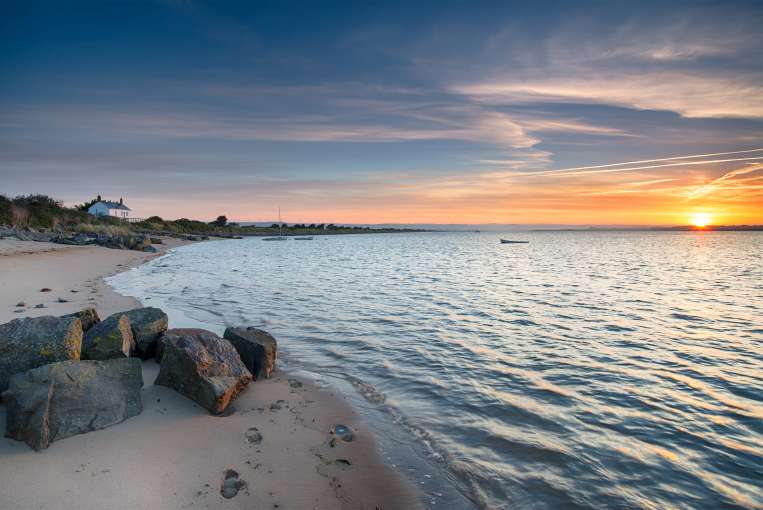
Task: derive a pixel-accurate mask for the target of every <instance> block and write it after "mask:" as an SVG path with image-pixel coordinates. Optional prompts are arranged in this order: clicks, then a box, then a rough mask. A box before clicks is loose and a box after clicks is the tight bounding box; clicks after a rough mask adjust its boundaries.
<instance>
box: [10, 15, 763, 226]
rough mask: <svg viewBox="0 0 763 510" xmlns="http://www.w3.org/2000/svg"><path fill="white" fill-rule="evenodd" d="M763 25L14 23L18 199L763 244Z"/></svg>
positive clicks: (290, 18)
mask: <svg viewBox="0 0 763 510" xmlns="http://www.w3.org/2000/svg"><path fill="white" fill-rule="evenodd" d="M761 26H763V3H761V2H760V1H758V2H736V1H724V2H701V1H690V2H682V1H671V2H638V3H631V2H567V1H565V2H509V1H505V2H469V1H458V2H451V1H436V2H399V3H395V2H346V3H330V2H279V1H273V2H265V1H263V2H249V1H246V2H232V1H229V2H200V1H191V0H189V1H182V0H176V1H151V2H149V1H145V2H144V1H104V0H101V1H97V2H72V1H54V2H38V1H34V0H26V1H21V2H16V1H14V0H10V1H9V0H6V1H4V2H2V3H0V194H5V195H16V194H27V193H45V194H49V195H51V196H54V197H55V198H57V199H60V200H63V201H64V202H65V203H66V204H74V203H81V202H85V201H86V200H89V199H90V198H92V197H94V196H95V195H98V194H100V195H102V196H104V198H106V197H108V198H113V199H117V198H119V197H124V199H125V202H126V203H127V204H128V205H129V206H130V207H131V208H132V209H133V214H134V215H135V216H139V217H147V216H150V215H155V214H156V215H159V216H162V217H164V218H178V217H190V218H197V219H207V220H208V219H212V218H215V217H217V216H218V215H220V214H225V215H226V216H227V217H228V218H230V219H236V220H240V221H267V220H271V219H273V218H275V217H276V211H277V208H278V207H280V208H281V211H282V215H283V218H284V220H286V221H294V222H302V221H305V222H334V223H519V224H597V225H607V224H618V225H665V224H670V225H673V224H676V225H678V224H686V223H691V222H696V218H697V217H700V216H701V215H705V216H702V217H704V218H705V219H708V218H709V222H710V223H715V224H743V223H746V224H752V223H758V224H760V223H763V31H761V29H760V27H761Z"/></svg>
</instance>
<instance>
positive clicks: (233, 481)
mask: <svg viewBox="0 0 763 510" xmlns="http://www.w3.org/2000/svg"><path fill="white" fill-rule="evenodd" d="M244 487H246V482H245V481H244V480H239V478H238V472H236V471H234V470H233V469H226V470H225V475H224V476H223V482H222V484H221V485H220V494H222V496H223V497H224V498H225V499H230V498H234V497H236V495H237V494H238V491H240V490H241V489H243V488H244Z"/></svg>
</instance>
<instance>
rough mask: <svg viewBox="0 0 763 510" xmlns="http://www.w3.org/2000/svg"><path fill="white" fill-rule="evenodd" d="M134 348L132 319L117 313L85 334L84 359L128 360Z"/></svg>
mask: <svg viewBox="0 0 763 510" xmlns="http://www.w3.org/2000/svg"><path fill="white" fill-rule="evenodd" d="M134 346H135V340H134V339H133V336H132V329H131V328H130V319H129V318H128V317H127V315H125V314H124V313H115V314H114V315H111V316H109V317H107V318H106V319H104V320H103V321H101V322H99V323H97V324H95V325H94V326H93V327H91V328H90V329H89V330H88V331H87V332H86V333H85V338H84V340H83V341H82V359H100V360H102V359H112V358H122V357H125V358H126V357H128V356H130V352H131V351H132V350H133V347H134Z"/></svg>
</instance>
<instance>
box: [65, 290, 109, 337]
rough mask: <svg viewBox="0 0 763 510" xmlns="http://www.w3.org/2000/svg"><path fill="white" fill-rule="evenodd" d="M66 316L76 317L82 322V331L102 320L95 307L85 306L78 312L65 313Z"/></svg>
mask: <svg viewBox="0 0 763 510" xmlns="http://www.w3.org/2000/svg"><path fill="white" fill-rule="evenodd" d="M72 292H75V291H72ZM64 317H76V318H78V319H79V320H80V321H81V322H82V331H85V332H86V331H88V330H89V329H90V328H92V327H93V326H95V325H96V324H98V323H99V322H101V318H100V317H98V312H97V311H96V310H95V308H85V309H84V310H80V311H79V312H76V313H70V314H69V315H64Z"/></svg>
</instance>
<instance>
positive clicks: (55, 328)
mask: <svg viewBox="0 0 763 510" xmlns="http://www.w3.org/2000/svg"><path fill="white" fill-rule="evenodd" d="M81 349H82V323H81V322H80V321H79V319H77V318H74V317H60V318H59V317H51V316H45V317H35V318H33V319H30V318H26V319H15V320H12V321H11V322H9V323H7V324H2V325H0V392H2V391H4V390H5V389H6V388H8V382H9V381H10V379H11V377H12V376H13V375H14V374H17V373H19V372H26V371H27V370H30V369H32V368H37V367H39V366H42V365H47V364H48V363H54V362H56V361H65V360H78V359H79V358H80V351H81Z"/></svg>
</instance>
